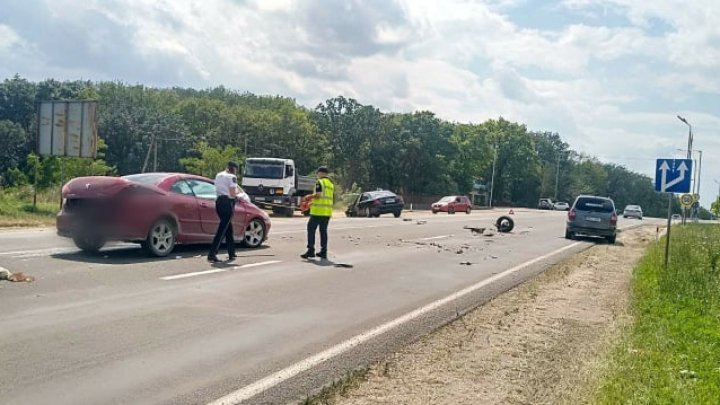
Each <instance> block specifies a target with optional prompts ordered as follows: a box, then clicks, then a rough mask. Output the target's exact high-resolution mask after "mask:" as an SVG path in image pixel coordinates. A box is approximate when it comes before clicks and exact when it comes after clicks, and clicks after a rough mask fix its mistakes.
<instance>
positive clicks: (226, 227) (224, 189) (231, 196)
mask: <svg viewBox="0 0 720 405" xmlns="http://www.w3.org/2000/svg"><path fill="white" fill-rule="evenodd" d="M237 171H238V165H237V163H235V162H228V164H227V168H226V169H225V170H223V171H222V172H220V173H218V174H217V176H215V193H216V194H217V199H216V200H215V212H217V214H218V217H219V218H220V224H218V229H217V232H215V239H213V243H212V246H211V247H210V253H208V261H209V262H211V263H217V262H219V261H220V259H218V258H217V252H218V249H220V242H222V239H223V237H224V238H225V244H226V245H227V251H228V256H229V260H234V259H235V257H236V256H235V239H234V238H233V226H232V217H233V213H234V212H235V201H236V200H237V198H238V195H239V194H240V190H239V187H238V185H237ZM243 194H244V193H243Z"/></svg>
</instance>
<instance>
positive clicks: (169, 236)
mask: <svg viewBox="0 0 720 405" xmlns="http://www.w3.org/2000/svg"><path fill="white" fill-rule="evenodd" d="M62 196H63V205H62V210H61V211H60V213H59V214H58V216H57V219H56V223H57V233H58V235H60V236H64V237H69V238H72V239H73V241H74V242H75V245H76V246H77V247H79V248H80V249H82V250H85V251H92V252H94V251H97V250H99V249H100V248H102V247H103V246H104V245H105V243H106V242H108V241H126V242H137V243H140V244H141V245H142V246H143V248H145V249H146V250H147V251H148V252H149V253H151V254H152V255H155V256H167V255H168V254H169V253H170V252H171V251H172V250H173V248H174V247H175V245H176V244H194V243H211V242H212V239H213V236H214V235H215V231H216V230H217V227H218V223H219V220H218V217H217V213H216V212H215V198H216V196H215V186H214V184H213V181H212V180H210V179H207V178H205V177H200V176H193V175H189V174H180V173H145V174H134V175H130V176H124V177H105V176H93V177H78V178H75V179H73V180H71V181H69V182H68V183H67V184H65V186H64V187H63V190H62ZM233 230H234V231H235V237H236V239H237V240H239V241H241V242H242V244H243V245H244V246H246V247H250V248H256V247H258V246H260V245H261V244H262V243H263V241H265V240H267V237H268V233H269V232H270V218H269V217H268V215H267V214H266V213H265V212H264V211H262V210H261V209H259V208H258V207H256V206H255V205H253V204H252V203H250V202H249V201H246V200H243V199H240V200H238V202H237V203H236V204H235V215H234V217H233Z"/></svg>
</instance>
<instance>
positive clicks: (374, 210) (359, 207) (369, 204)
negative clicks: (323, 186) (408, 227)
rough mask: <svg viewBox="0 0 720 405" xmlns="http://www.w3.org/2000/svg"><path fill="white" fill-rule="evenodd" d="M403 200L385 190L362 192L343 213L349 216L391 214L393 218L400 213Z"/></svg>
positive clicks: (403, 203) (403, 204)
mask: <svg viewBox="0 0 720 405" xmlns="http://www.w3.org/2000/svg"><path fill="white" fill-rule="evenodd" d="M403 208H405V202H404V201H403V199H402V197H400V196H399V195H397V194H395V193H393V192H390V191H387V190H379V191H369V192H366V193H362V194H360V195H358V196H357V198H356V199H355V200H354V201H353V202H352V203H351V204H350V206H348V208H347V210H346V211H345V215H347V216H349V217H379V216H380V215H382V214H393V215H394V216H395V218H398V217H400V215H402V210H403Z"/></svg>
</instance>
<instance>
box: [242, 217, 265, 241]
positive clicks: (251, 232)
mask: <svg viewBox="0 0 720 405" xmlns="http://www.w3.org/2000/svg"><path fill="white" fill-rule="evenodd" d="M264 233H265V230H264V229H263V226H262V225H261V224H260V223H259V222H258V221H252V222H250V223H249V224H248V226H247V228H245V242H246V243H247V244H248V245H250V246H257V245H259V244H260V242H262V240H263V236H264Z"/></svg>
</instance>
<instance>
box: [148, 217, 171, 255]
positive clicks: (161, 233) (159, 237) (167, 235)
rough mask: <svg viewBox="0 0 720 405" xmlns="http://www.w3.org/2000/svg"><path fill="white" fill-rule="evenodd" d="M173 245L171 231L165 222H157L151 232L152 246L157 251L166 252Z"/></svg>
mask: <svg viewBox="0 0 720 405" xmlns="http://www.w3.org/2000/svg"><path fill="white" fill-rule="evenodd" d="M172 245H173V232H172V229H170V226H169V225H168V224H167V223H161V224H158V225H157V226H156V227H155V228H154V229H153V232H152V246H153V248H154V249H155V250H156V251H158V252H166V251H168V250H170V248H171V247H172Z"/></svg>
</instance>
